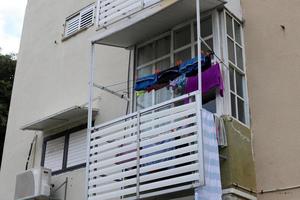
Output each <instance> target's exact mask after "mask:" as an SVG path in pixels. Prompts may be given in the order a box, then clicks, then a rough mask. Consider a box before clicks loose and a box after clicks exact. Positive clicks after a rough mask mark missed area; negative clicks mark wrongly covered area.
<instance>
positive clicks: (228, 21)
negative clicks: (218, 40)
mask: <svg viewBox="0 0 300 200" xmlns="http://www.w3.org/2000/svg"><path fill="white" fill-rule="evenodd" d="M226 27H227V34H228V35H229V36H230V37H232V38H233V27H232V17H230V16H229V15H226Z"/></svg>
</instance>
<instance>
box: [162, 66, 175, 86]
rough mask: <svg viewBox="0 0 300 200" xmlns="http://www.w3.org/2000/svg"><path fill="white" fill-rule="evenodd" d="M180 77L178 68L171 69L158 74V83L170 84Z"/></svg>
mask: <svg viewBox="0 0 300 200" xmlns="http://www.w3.org/2000/svg"><path fill="white" fill-rule="evenodd" d="M178 76H180V73H179V68H178V66H175V67H171V68H169V69H166V70H164V71H161V72H159V73H158V74H157V83H158V84H163V83H169V82H170V81H173V80H174V79H176V78H177V77H178Z"/></svg>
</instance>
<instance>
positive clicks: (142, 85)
mask: <svg viewBox="0 0 300 200" xmlns="http://www.w3.org/2000/svg"><path fill="white" fill-rule="evenodd" d="M156 83H157V74H151V75H148V76H144V77H141V78H139V79H138V80H137V81H136V83H135V86H134V89H135V91H141V90H147V89H148V88H149V87H151V86H153V85H154V84H156Z"/></svg>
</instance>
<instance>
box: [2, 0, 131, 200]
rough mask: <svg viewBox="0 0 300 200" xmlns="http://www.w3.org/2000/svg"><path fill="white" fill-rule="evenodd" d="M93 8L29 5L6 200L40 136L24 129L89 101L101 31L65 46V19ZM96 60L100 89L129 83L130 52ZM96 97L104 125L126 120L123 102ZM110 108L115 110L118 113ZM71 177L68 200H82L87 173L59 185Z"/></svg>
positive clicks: (105, 52)
mask: <svg viewBox="0 0 300 200" xmlns="http://www.w3.org/2000/svg"><path fill="white" fill-rule="evenodd" d="M92 2H93V0H81V1H73V0H64V1H46V0H31V1H28V6H27V12H26V17H25V21H24V29H23V35H22V41H21V48H20V52H19V55H18V64H17V70H16V78H15V83H14V89H13V94H12V100H11V108H10V115H9V120H8V128H7V134H6V140H5V147H4V155H3V162H2V167H1V172H0V199H5V200H11V199H13V197H14V189H15V177H16V174H17V173H20V172H22V171H23V170H24V169H25V163H26V159H27V155H28V151H29V148H30V143H31V141H32V138H33V135H34V133H33V132H31V131H25V132H24V131H21V130H20V127H22V126H23V125H25V124H28V123H30V122H33V121H36V120H38V119H41V118H43V117H46V116H48V115H51V114H53V113H56V112H58V111H60V110H63V109H66V108H69V107H71V106H74V105H81V104H83V103H85V102H86V101H87V95H88V93H87V92H88V90H87V87H88V85H87V84H88V65H89V56H90V55H89V52H90V51H89V38H91V37H92V35H93V34H94V33H95V27H91V28H90V29H89V30H87V31H84V32H82V33H80V34H78V35H76V36H74V37H72V38H70V39H68V40H66V41H64V42H62V41H61V39H62V33H63V23H64V21H65V18H66V17H67V16H69V15H71V14H72V13H74V12H76V11H78V10H80V9H81V8H83V7H85V6H87V5H89V4H90V3H92ZM55 41H56V43H55ZM96 56H97V59H96V66H97V71H96V80H97V82H98V83H101V84H103V85H108V84H111V83H114V82H116V81H124V80H126V78H127V63H128V52H127V51H126V50H123V49H117V48H113V47H103V46H98V47H97V48H96ZM122 88H125V87H124V86H122ZM115 89H118V88H115ZM96 95H97V96H98V95H100V96H101V101H99V102H98V105H99V109H100V115H99V119H98V121H107V120H109V119H113V118H115V117H117V116H120V115H123V114H125V102H124V101H123V100H120V99H118V98H116V97H114V96H112V95H110V94H107V93H103V92H97V93H96ZM108 103H109V105H114V106H113V109H112V107H110V106H107V105H108ZM38 135H39V138H38V144H37V150H36V160H35V166H39V165H40V158H41V150H42V140H43V138H42V134H41V133H38ZM65 176H69V177H70V178H72V179H70V185H69V190H68V200H82V199H83V191H84V170H82V169H81V170H77V171H74V172H71V173H67V174H64V175H62V176H56V177H54V182H57V183H59V182H60V180H64V177H65ZM62 182H63V181H62Z"/></svg>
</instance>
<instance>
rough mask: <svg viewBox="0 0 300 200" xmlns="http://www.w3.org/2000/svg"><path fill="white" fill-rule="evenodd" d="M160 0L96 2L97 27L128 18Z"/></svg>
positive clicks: (108, 0) (101, 0) (106, 0)
mask: <svg viewBox="0 0 300 200" xmlns="http://www.w3.org/2000/svg"><path fill="white" fill-rule="evenodd" d="M159 1H160V0H98V4H97V20H98V26H99V27H105V26H107V25H109V24H112V23H114V22H116V21H118V20H120V19H123V18H125V17H128V16H130V15H132V14H134V13H136V12H139V11H142V10H143V9H144V8H146V7H148V6H151V5H153V4H155V3H158V2H159Z"/></svg>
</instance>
